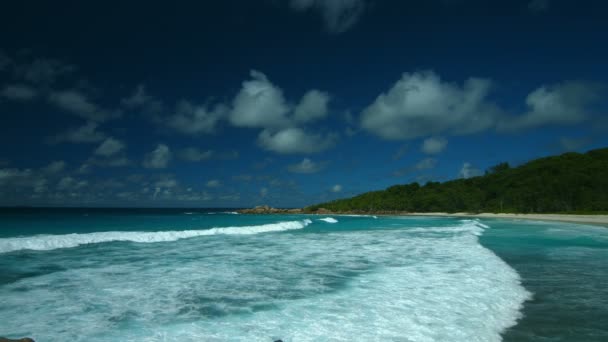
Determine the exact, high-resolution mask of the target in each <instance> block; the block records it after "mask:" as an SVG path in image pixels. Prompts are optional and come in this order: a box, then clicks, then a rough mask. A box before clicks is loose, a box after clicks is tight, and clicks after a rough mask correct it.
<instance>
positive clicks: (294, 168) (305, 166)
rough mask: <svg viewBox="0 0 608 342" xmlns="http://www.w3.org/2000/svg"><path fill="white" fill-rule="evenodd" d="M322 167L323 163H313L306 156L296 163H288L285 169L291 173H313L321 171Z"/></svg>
mask: <svg viewBox="0 0 608 342" xmlns="http://www.w3.org/2000/svg"><path fill="white" fill-rule="evenodd" d="M323 167H324V165H323V164H319V163H315V162H313V161H312V160H310V159H308V158H304V159H302V161H301V162H299V163H297V164H292V165H289V166H288V167H287V170H289V172H293V173H315V172H319V171H321V169H323Z"/></svg>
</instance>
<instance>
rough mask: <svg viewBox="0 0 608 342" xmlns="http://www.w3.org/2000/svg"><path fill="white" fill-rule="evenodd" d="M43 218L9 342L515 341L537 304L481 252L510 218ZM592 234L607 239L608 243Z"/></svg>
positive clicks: (9, 282)
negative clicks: (21, 341)
mask: <svg viewBox="0 0 608 342" xmlns="http://www.w3.org/2000/svg"><path fill="white" fill-rule="evenodd" d="M205 214H206V213H205ZM45 215H47V216H45V217H44V219H40V217H38V219H37V220H35V222H32V221H27V219H26V218H24V217H22V216H21V217H9V218H8V219H6V217H5V220H4V221H3V222H4V223H5V227H8V228H7V229H3V230H2V233H0V270H1V271H2V272H3V275H4V276H3V278H2V280H1V281H0V335H2V334H4V335H6V336H8V337H21V336H31V337H33V338H35V339H36V341H43V342H44V341H59V340H70V341H117V340H119V341H177V340H179V341H274V340H277V339H281V340H283V341H285V342H289V341H502V340H504V339H505V336H507V339H508V334H507V333H508V332H513V331H517V326H518V323H520V322H521V321H522V320H524V321H525V316H526V315H525V310H524V308H525V307H526V305H527V304H526V303H531V302H533V301H534V299H535V298H536V296H538V293H537V292H536V293H535V291H534V290H531V289H528V288H526V287H525V286H524V280H523V279H522V275H521V274H520V273H518V271H516V269H514V268H513V267H512V266H511V265H509V264H508V263H507V262H506V261H505V260H503V259H502V258H501V257H500V256H499V255H498V254H497V253H495V252H494V251H493V250H492V249H491V248H488V247H487V246H486V245H484V244H482V243H481V241H480V239H483V238H484V236H486V235H492V234H494V233H492V232H493V231H494V230H497V231H498V232H499V233H500V232H501V231H502V230H501V224H503V225H504V222H503V221H491V220H490V221H483V222H481V221H479V220H466V219H464V220H463V219H451V218H403V217H379V218H374V217H365V216H360V217H355V216H332V217H316V216H303V215H272V216H250V215H234V214H231V212H217V213H214V215H203V214H201V215H197V213H196V212H194V213H192V212H187V213H183V212H181V213H177V212H171V213H170V214H166V213H165V214H162V215H156V214H153V213H146V214H145V215H142V214H141V213H137V214H133V215H125V214H124V213H121V214H120V215H117V214H115V213H101V214H100V213H97V214H92V215H89V214H88V213H87V216H84V215H82V213H78V214H74V213H65V214H62V215H59V216H54V217H51V216H53V215H50V216H49V214H48V213H47V214H45ZM51 218H52V219H53V220H51ZM51 221H52V222H53V223H52V224H51V223H50V222H51ZM45 222H47V223H48V224H49V225H50V226H52V229H51V228H48V227H47V228H45V227H43V225H44V224H45ZM87 223H88V224H87ZM169 223H172V224H169ZM495 223H496V224H495ZM19 225H20V226H21V229H19V227H18V226H19ZM59 227H61V228H59ZM495 227H498V228H495ZM539 227H541V229H547V230H548V229H553V230H555V229H557V228H556V227H555V226H550V227H544V226H539ZM560 229H561V230H562V232H561V233H560V234H566V233H564V231H565V232H569V230H568V229H567V227H566V228H564V227H561V228H560ZM588 229H590V230H589V234H592V235H593V234H595V235H593V237H594V238H593V239H594V240H593V241H595V242H598V243H600V244H601V243H604V242H606V241H604V240H602V239H603V235H602V234H603V233H601V232H599V233H598V231H596V230H593V229H592V228H588ZM497 241H498V240H497ZM490 245H491V243H490ZM497 250H500V248H498V249H497ZM579 253H580V251H579ZM505 334H507V335H505ZM524 340H525V339H524Z"/></svg>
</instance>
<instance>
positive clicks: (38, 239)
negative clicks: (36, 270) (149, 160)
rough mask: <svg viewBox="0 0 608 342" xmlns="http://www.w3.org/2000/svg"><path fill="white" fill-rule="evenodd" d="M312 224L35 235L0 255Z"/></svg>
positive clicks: (0, 245) (2, 245)
mask: <svg viewBox="0 0 608 342" xmlns="http://www.w3.org/2000/svg"><path fill="white" fill-rule="evenodd" d="M311 223H312V221H311V220H309V219H305V220H302V221H284V222H278V223H269V224H263V225H259V226H243V227H217V228H210V229H202V230H180V231H160V232H118V231H113V232H95V233H86V234H76V233H75V234H62V235H35V236H28V237H17V238H4V239H0V253H9V252H14V251H19V250H24V249H30V250H36V251H48V250H53V249H60V248H72V247H77V246H80V245H86V244H93V243H103V242H113V241H129V242H138V243H155V242H169V241H176V240H180V239H188V238H192V237H197V236H207V235H253V234H259V233H270V232H281V231H286V230H294V229H302V228H305V227H306V226H308V225H309V224H311Z"/></svg>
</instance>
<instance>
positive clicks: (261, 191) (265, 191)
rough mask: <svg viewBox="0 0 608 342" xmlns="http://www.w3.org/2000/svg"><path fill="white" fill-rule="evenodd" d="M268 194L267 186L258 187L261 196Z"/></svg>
mask: <svg viewBox="0 0 608 342" xmlns="http://www.w3.org/2000/svg"><path fill="white" fill-rule="evenodd" d="M267 195H268V188H261V189H260V196H261V197H266V196H267Z"/></svg>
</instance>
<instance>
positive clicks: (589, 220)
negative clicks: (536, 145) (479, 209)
mask: <svg viewBox="0 0 608 342" xmlns="http://www.w3.org/2000/svg"><path fill="white" fill-rule="evenodd" d="M407 215H408V216H410V215H411V216H456V217H482V218H508V219H522V220H541V221H562V222H573V223H586V224H596V225H602V226H606V227H608V215H566V214H493V213H481V214H471V213H411V214H407Z"/></svg>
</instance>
